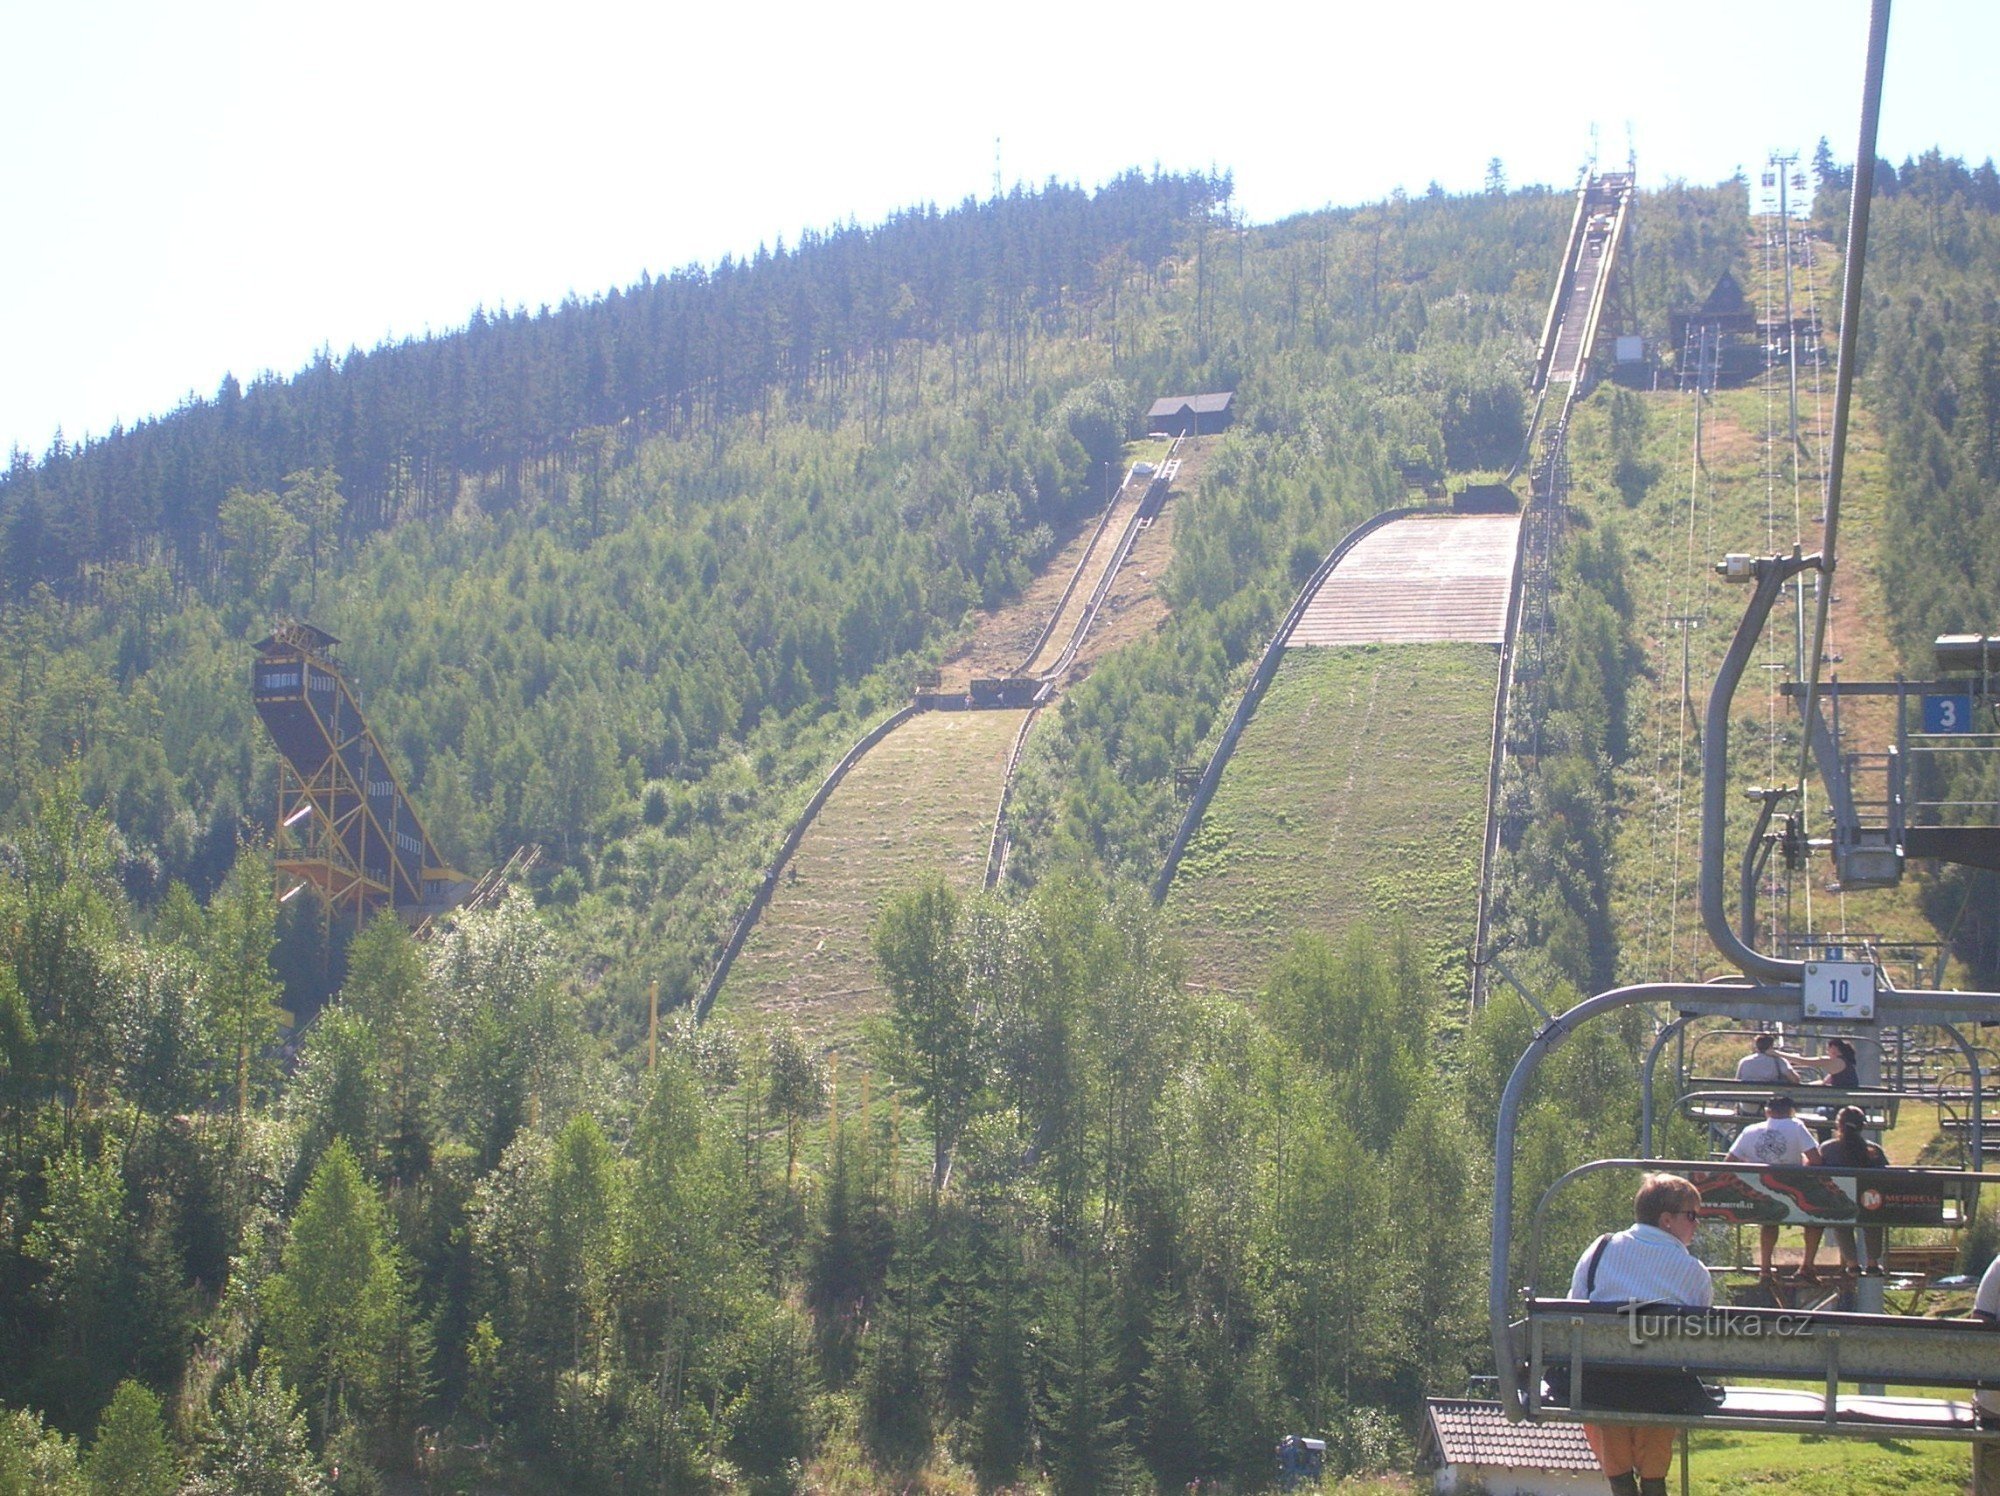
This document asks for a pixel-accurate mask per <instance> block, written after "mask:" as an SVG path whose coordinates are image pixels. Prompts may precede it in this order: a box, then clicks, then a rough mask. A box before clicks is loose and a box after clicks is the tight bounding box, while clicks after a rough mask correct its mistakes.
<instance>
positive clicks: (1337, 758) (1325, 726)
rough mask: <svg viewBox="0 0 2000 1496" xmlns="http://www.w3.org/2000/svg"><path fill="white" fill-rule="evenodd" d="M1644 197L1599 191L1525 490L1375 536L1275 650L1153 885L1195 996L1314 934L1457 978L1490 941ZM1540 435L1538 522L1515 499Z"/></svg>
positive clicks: (1577, 261) (1556, 346)
mask: <svg viewBox="0 0 2000 1496" xmlns="http://www.w3.org/2000/svg"><path fill="white" fill-rule="evenodd" d="M1632 183H1633V179H1632V176H1631V174H1630V173H1629V172H1626V173H1622V174H1604V175H1599V174H1597V173H1595V172H1590V171H1586V172H1585V173H1584V174H1583V175H1582V177H1581V178H1580V180H1579V183H1578V187H1577V197H1576V209H1575V213H1574V215H1573V217H1572V219H1571V223H1570V231H1569V237H1568V241H1567V243H1566V244H1565V246H1564V249H1563V257H1562V261H1561V264H1560V266H1559V268H1558V270H1557V274H1556V281H1555V289H1554V293H1553V295H1552V296H1551V297H1550V301H1549V310H1548V316H1547V319H1546V321H1545V322H1544V325H1543V329H1542V337H1541V342H1540V345H1539V348H1538V350H1537V354H1536V360H1535V369H1534V374H1533V377H1532V391H1533V393H1534V395H1535V397H1536V399H1535V407H1534V416H1533V418H1532V419H1531V421H1530V423H1529V428H1528V431H1527V433H1526V439H1525V441H1524V443H1523V446H1522V451H1521V457H1520V459H1519V460H1518V461H1517V462H1516V463H1515V467H1514V471H1513V472H1511V473H1509V474H1508V483H1507V485H1492V486H1487V487H1484V488H1479V487H1472V488H1468V489H1467V490H1466V491H1465V493H1464V495H1462V499H1461V504H1462V507H1461V509H1460V510H1459V511H1458V512H1442V511H1435V510H1401V511H1392V512H1390V513H1387V514H1382V515H1378V516H1376V517H1375V518H1374V519H1372V520H1369V521H1367V522H1366V523H1364V524H1363V525H1361V526H1360V527H1359V528H1357V529H1356V530H1355V531H1353V532H1352V533H1351V534H1350V535H1348V536H1347V537H1346V539H1344V540H1343V541H1342V542H1341V543H1340V545H1338V546H1337V547H1336V548H1335V549H1334V551H1333V553H1332V554H1331V555H1329V556H1328V557H1327V558H1326V559H1325V561H1324V562H1322V563H1321V565H1320V567H1319V570H1318V571H1317V572H1316V573H1315V574H1314V575H1313V577H1312V578H1311V579H1310V580H1309V581H1308V582H1307V583H1306V585H1305V587H1304V588H1302V589H1301V590H1300V592H1299V595H1298V598H1297V599H1296V601H1295V602H1294V603H1293V605H1292V608H1291V610H1290V612H1289V613H1287V615H1286V616H1285V619H1284V621H1283V623H1282V624H1281V625H1280V626H1279V628H1278V630H1277V632H1276V633H1275V635H1274V636H1273V637H1272V639H1271V642H1270V644H1269V646H1268V647H1267V648H1266V649H1265V652H1264V655H1263V657H1262V659H1261V660H1260V661H1259V663H1258V666H1257V670H1256V673H1255V674H1254V675H1253V677H1252V679H1251V682H1250V685H1249V688H1248V689H1247V690H1246V691H1245V693H1244V696H1243V699H1242V701H1241V703H1240V704H1239V705H1238V707H1237V710H1236V712H1235V714H1234V716H1233V717H1232V718H1231V720H1230V722H1229V724H1228V726H1227V727H1226V728H1225V730H1224V732H1223V735H1222V739H1221V741H1220V743H1219V744H1218V745H1217V747H1216V750H1215V752H1214V754H1213V755H1212V756H1211V757H1210V760H1209V763H1208V766H1207V768H1206V769H1205V770H1204V771H1203V774H1202V776H1201V779H1200V781H1199V782H1198V784H1197V785H1196V788H1195V792H1194V795H1193V797H1192V800H1191V803H1190V804H1189V806H1188V810H1187V813H1186V815H1185V816H1184V817H1183V819H1182V822H1181V826H1180V829H1179V831H1178V833H1177V834H1176V836H1175V838H1174V841H1173V844H1172V846H1171V848H1170V849H1169V852H1168V854H1167V858H1166V862H1165V866H1164V867H1163V869H1162V871H1161V873H1160V876H1159V878H1158V880H1157V881H1156V883H1155V884H1154V889H1153V896H1154V898H1155V899H1156V900H1157V901H1159V902H1160V903H1161V904H1162V905H1163V906H1164V908H1165V910H1166V912H1167V916H1168V919H1169V921H1170V922H1171V923H1172V924H1173V925H1175V926H1176V927H1177V928H1178V929H1179V931H1180V933H1181V935H1182V937H1183V940H1184V942H1185V944H1186V946H1187V950H1188V968H1189V977H1190V981H1191V983H1192V984H1193V985H1195V986H1197V987H1201V988H1206V989H1208V990H1212V991H1218V992H1229V993H1234V994H1239V995H1249V994H1251V993H1254V992H1256V991H1258V990H1259V989H1260V988H1262V986H1263V985H1264V983H1265V982H1266V980H1267V979H1268V977H1269V975H1270V972H1271V968H1272V965H1273V963H1274V962H1275V961H1276V960H1277V959H1278V958H1279V957H1280V956H1281V955H1282V954H1283V953H1284V952H1285V951H1286V950H1287V949H1288V948H1289V947H1290V946H1291V945H1292V944H1293V942H1294V941H1295V940H1297V938H1298V937H1299V936H1300V935H1302V934H1308V933H1310V934H1317V935H1322V936H1325V937H1327V938H1329V939H1331V940H1334V941H1336V942H1337V941H1338V940H1339V938H1340V936H1341V934H1342V932H1343V931H1344V930H1346V929H1347V928H1349V927H1350V926H1352V925H1354V924H1355V923H1357V922H1365V923H1367V924H1370V925H1372V926H1374V927H1375V928H1377V929H1385V928H1387V927H1388V925H1389V924H1390V923H1391V922H1393V921H1397V920H1401V921H1404V922H1405V923H1406V925H1407V927H1408V928H1409V930H1410V931H1411V932H1412V933H1413V934H1415V935H1416V936H1417V937H1418V939H1419V940H1420V941H1421V942H1423V943H1424V944H1425V945H1426V946H1427V947H1428V949H1429V952H1430V955H1431V959H1432V961H1433V964H1434V966H1436V967H1438V968H1439V969H1441V970H1449V969H1451V968H1453V967H1454V966H1457V965H1458V963H1461V962H1463V961H1464V960H1465V958H1466V955H1467V953H1468V952H1469V951H1470V950H1473V949H1476V948H1477V947H1478V945H1479V943H1480V941H1481V940H1482V938H1483V932H1484V929H1485V924H1486V909H1487V904H1488V899H1489V892H1490V890H1489V886H1488V885H1489V880H1490V869H1491V865H1492V862H1493V857H1494V845H1495V826H1496V820H1495V806H1494V802H1495V799H1496V796H1497V790H1498V786H1499V783H1500V771H1501V765H1502V761H1503V758H1504V755H1505V753H1506V751H1507V741H1508V732H1507V710H1508V699H1509V689H1508V688H1509V683H1510V678H1511V675H1512V671H1513V665H1514V660H1515V654H1516V650H1515V645H1516V634H1517V631H1518V628H1519V624H1520V620H1521V618H1522V617H1523V607H1522V599H1523V595H1524V580H1525V581H1526V582H1528V583H1530V584H1531V585H1532V587H1533V588H1534V589H1535V590H1536V592H1537V594H1538V595H1537V598H1536V601H1537V602H1540V603H1545V602H1546V595H1547V588H1548V586H1549V584H1550V583H1549V578H1550V574H1551V565H1550V560H1551V556H1552V554H1553V551H1554V547H1555V545H1556V543H1557V539H1558V537H1559V535H1560V528H1561V521H1562V515H1563V512H1564V507H1565V503H1566V499H1567V471H1568V469H1567V465H1566V461H1565V452H1564V444H1565V442H1566V439H1567V432H1568V426H1569V414H1570V410H1571V408H1572V406H1573V404H1574V402H1575V401H1576V399H1577V398H1578V397H1579V396H1580V394H1581V393H1582V392H1583V390H1584V389H1585V387H1586V385H1587V382H1588V379H1589V374H1590V361H1591V355H1592V352H1593V350H1594V348H1595V346H1596V343H1597V338H1598V329H1599V327H1600V325H1601V324H1602V322H1603V319H1604V313H1605V309H1606V304H1607V297H1608V294H1609V291H1610V288H1611V280H1612V273H1613V270H1614V268H1615V267H1616V265H1617V262H1618V256H1619V251H1620V248H1621V246H1622V245H1623V243H1624V240H1625V235H1626V231H1627V227H1628V223H1629V219H1630V214H1631V205H1632ZM1558 389H1559V390H1560V394H1559V395H1557V394H1556V391H1557V390H1558ZM1552 395H1555V396H1556V403H1555V407H1554V411H1553V413H1552V414H1551V416H1550V417H1549V419H1548V420H1547V424H1546V425H1544V410H1545V408H1547V407H1548V406H1549V405H1550V397H1551V396H1552ZM1538 432H1539V433H1540V436H1541V448H1540V453H1539V456H1538V459H1537V462H1536V466H1535V469H1534V472H1533V473H1532V475H1531V478H1530V484H1529V490H1530V497H1531V501H1532V502H1531V507H1530V508H1528V509H1527V510H1525V511H1523V510H1522V509H1521V507H1520V505H1519V501H1518V499H1517V498H1516V495H1515V493H1514V491H1513V489H1512V488H1511V486H1509V485H1511V484H1512V482H1513V480H1514V479H1515V478H1516V477H1517V476H1518V475H1519V474H1520V472H1521V470H1522V468H1523V467H1525V466H1526V465H1527V463H1528V460H1529V456H1530V454H1531V453H1534V452H1535V444H1536V437H1537V433H1538ZM1471 511H1484V512H1471ZM1533 611H1534V612H1535V614H1536V615H1537V616H1540V615H1542V614H1545V613H1546V611H1547V610H1546V607H1536V608H1535V609H1533ZM1459 969H1460V970H1461V971H1462V970H1463V968H1462V967H1460V968H1459Z"/></svg>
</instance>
